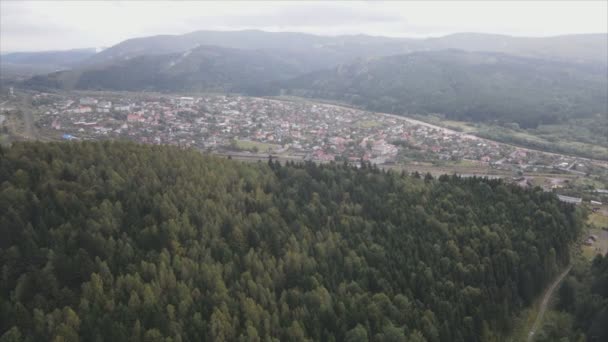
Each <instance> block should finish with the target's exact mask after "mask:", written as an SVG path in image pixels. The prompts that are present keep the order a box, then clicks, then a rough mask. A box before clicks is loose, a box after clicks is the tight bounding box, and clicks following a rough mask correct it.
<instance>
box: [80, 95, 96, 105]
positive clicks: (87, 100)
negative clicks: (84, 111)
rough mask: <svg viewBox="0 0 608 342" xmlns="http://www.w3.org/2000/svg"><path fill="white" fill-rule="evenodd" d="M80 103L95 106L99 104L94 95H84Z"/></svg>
mask: <svg viewBox="0 0 608 342" xmlns="http://www.w3.org/2000/svg"><path fill="white" fill-rule="evenodd" d="M80 104H81V105H83V106H93V105H96V104H97V100H96V99H94V98H92V97H83V98H81V99H80Z"/></svg>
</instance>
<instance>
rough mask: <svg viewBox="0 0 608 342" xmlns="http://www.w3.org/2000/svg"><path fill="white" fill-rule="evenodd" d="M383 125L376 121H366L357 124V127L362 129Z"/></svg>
mask: <svg viewBox="0 0 608 342" xmlns="http://www.w3.org/2000/svg"><path fill="white" fill-rule="evenodd" d="M381 125H382V124H381V123H380V122H378V121H374V120H364V121H359V122H357V126H359V127H361V128H373V127H378V126H381Z"/></svg>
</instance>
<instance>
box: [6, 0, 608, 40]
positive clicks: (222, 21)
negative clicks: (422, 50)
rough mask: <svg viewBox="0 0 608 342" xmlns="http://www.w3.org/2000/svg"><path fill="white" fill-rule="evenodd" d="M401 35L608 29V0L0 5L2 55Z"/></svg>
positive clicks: (542, 33) (11, 1)
mask: <svg viewBox="0 0 608 342" xmlns="http://www.w3.org/2000/svg"><path fill="white" fill-rule="evenodd" d="M240 29H261V30H269V31H295V32H308V33H316V34H328V35H337V34H358V33H364V34H372V35H387V36H402V37H426V36H438V35H444V34H449V33H454V32H488V33H502V34H510V35H519V36H547V35H559V34H569V33H591V32H593V33H597V32H607V31H608V1H606V0H601V1H588V2H587V1H538V2H534V1H504V2H501V1H485V2H481V1H468V2H465V1H445V2H444V1H427V2H415V1H408V2H379V1H362V2H352V1H336V2H303V1H289V2H271V1H259V2H258V1H246V2H236V1H234V2H188V1H89V0H87V1H38V2H26V1H15V0H0V51H2V52H9V51H38V50H59V49H70V48H82V47H100V46H104V47H108V46H111V45H114V44H116V43H119V42H120V41H122V40H125V39H128V38H133V37H140V36H147V35H155V34H180V33H187V32H191V31H196V30H240Z"/></svg>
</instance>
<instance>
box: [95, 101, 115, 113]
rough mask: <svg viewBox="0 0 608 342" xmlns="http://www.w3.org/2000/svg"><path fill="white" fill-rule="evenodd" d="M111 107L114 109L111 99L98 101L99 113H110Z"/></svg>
mask: <svg viewBox="0 0 608 342" xmlns="http://www.w3.org/2000/svg"><path fill="white" fill-rule="evenodd" d="M110 109H112V102H110V101H99V103H97V112H98V113H109V112H110Z"/></svg>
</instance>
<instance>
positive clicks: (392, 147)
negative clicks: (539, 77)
mask: <svg viewBox="0 0 608 342" xmlns="http://www.w3.org/2000/svg"><path fill="white" fill-rule="evenodd" d="M33 103H34V104H35V105H36V108H37V112H38V115H37V122H36V123H37V125H38V127H40V129H41V130H42V131H43V133H44V134H46V135H48V136H50V137H55V138H61V139H80V140H90V139H129V140H134V141H137V142H141V143H149V144H172V145H179V146H184V147H195V148H199V149H202V150H205V151H210V152H218V153H229V152H244V153H251V154H265V155H268V154H273V155H283V156H286V157H290V158H296V159H302V160H314V161H349V162H352V163H357V162H359V161H361V160H364V161H369V162H371V163H373V164H378V165H383V164H389V165H390V164H395V163H408V162H420V161H427V162H436V163H440V162H442V161H445V162H454V161H468V162H473V163H479V164H480V165H487V166H489V167H491V168H495V169H503V170H513V171H522V172H524V171H539V170H543V169H551V170H554V169H559V170H562V171H564V172H567V173H577V174H585V172H587V169H588V167H589V165H588V163H587V162H586V160H585V159H580V158H575V157H567V156H562V155H554V154H547V153H541V152H537V151H531V150H526V149H522V148H516V147H513V146H509V145H505V144H500V143H496V142H492V141H488V140H484V139H481V138H478V137H475V136H472V135H469V134H466V133H462V132H456V131H451V130H448V129H444V128H441V127H436V126H433V125H430V124H426V123H423V122H419V121H415V120H410V119H407V118H401V117H396V116H393V115H388V114H386V115H384V114H380V113H373V112H368V111H364V110H360V109H355V108H349V107H342V106H335V105H328V104H319V103H312V102H304V101H299V102H298V101H279V100H274V99H266V98H255V97H243V96H219V95H218V96H204V97H196V98H194V97H185V96H164V95H157V96H153V95H146V96H141V95H140V96H134V97H129V96H127V95H124V96H122V97H118V98H117V96H116V95H113V96H106V97H102V96H98V97H91V96H84V97H81V96H74V95H66V96H57V95H52V96H50V95H47V94H37V95H35V96H34V101H33Z"/></svg>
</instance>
